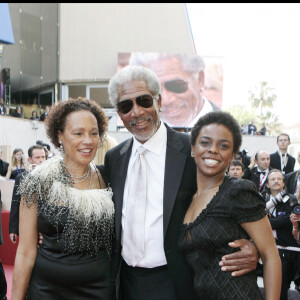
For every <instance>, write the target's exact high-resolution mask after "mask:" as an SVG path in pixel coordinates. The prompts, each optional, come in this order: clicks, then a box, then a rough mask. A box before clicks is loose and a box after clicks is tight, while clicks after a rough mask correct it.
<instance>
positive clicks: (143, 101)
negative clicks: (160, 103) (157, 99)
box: [136, 95, 153, 108]
mask: <svg viewBox="0 0 300 300" xmlns="http://www.w3.org/2000/svg"><path fill="white" fill-rule="evenodd" d="M136 103H137V104H138V105H139V106H142V107H144V108H149V107H151V106H152V105H153V98H152V96H150V95H143V96H139V97H137V98H136Z"/></svg>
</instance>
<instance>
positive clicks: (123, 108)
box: [117, 95, 155, 114]
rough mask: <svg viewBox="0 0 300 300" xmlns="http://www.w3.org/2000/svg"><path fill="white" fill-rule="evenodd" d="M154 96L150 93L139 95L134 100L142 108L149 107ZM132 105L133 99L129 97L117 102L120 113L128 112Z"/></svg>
mask: <svg viewBox="0 0 300 300" xmlns="http://www.w3.org/2000/svg"><path fill="white" fill-rule="evenodd" d="M154 99H155V97H152V96H151V95H141V96H138V97H136V98H135V102H136V103H137V104H138V105H139V106H141V107H144V108H150V107H151V106H152V105H153V100H154ZM132 107H133V101H132V100H131V99H126V100H122V101H120V102H118V103H117V109H118V111H119V112H120V113H122V114H128V113H129V112H130V111H131V109H132Z"/></svg>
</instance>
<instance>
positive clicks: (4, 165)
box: [0, 159, 9, 177]
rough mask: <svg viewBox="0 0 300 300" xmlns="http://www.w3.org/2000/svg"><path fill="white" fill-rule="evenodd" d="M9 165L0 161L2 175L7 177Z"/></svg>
mask: <svg viewBox="0 0 300 300" xmlns="http://www.w3.org/2000/svg"><path fill="white" fill-rule="evenodd" d="M8 166H9V163H7V162H6V161H4V160H2V159H0V175H1V176H3V177H5V176H6V173H7V170H8Z"/></svg>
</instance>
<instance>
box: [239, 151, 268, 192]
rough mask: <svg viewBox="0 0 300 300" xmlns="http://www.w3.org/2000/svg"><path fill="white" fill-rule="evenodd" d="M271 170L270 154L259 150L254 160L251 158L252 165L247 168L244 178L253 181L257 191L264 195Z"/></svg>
mask: <svg viewBox="0 0 300 300" xmlns="http://www.w3.org/2000/svg"><path fill="white" fill-rule="evenodd" d="M255 165H257V166H256V167H255ZM270 170H271V168H270V154H269V153H268V152H267V151H265V150H259V151H257V152H256V154H255V156H254V158H253V157H251V162H250V165H249V166H248V167H247V168H245V171H244V175H243V177H242V178H244V179H248V180H250V181H253V182H254V183H255V186H256V188H257V190H258V191H259V192H260V193H262V192H263V190H264V186H265V183H266V179H267V176H268V173H269V171H270Z"/></svg>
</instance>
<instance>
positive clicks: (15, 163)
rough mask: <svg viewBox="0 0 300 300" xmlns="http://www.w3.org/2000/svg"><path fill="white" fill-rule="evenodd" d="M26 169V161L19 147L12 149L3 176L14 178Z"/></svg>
mask: <svg viewBox="0 0 300 300" xmlns="http://www.w3.org/2000/svg"><path fill="white" fill-rule="evenodd" d="M26 170H28V163H27V161H26V159H25V156H24V152H23V150H22V149H21V148H16V149H14V151H13V154H12V157H11V163H10V164H9V167H8V170H7V173H6V176H5V178H6V179H13V180H15V179H16V177H17V176H18V175H19V174H21V173H23V172H24V171H26Z"/></svg>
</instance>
